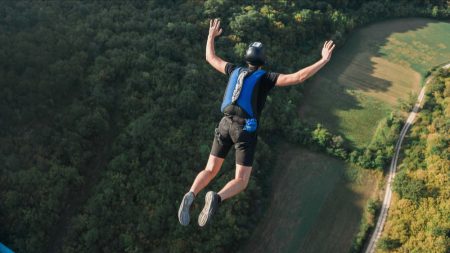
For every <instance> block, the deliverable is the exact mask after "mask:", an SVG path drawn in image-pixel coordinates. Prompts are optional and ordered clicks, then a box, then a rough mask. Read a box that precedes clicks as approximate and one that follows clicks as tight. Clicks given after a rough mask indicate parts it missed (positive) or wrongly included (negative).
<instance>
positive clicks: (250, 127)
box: [244, 118, 258, 132]
mask: <svg viewBox="0 0 450 253" xmlns="http://www.w3.org/2000/svg"><path fill="white" fill-rule="evenodd" d="M256 128H258V122H257V121H256V119H255V118H251V119H245V126H244V130H245V131H247V132H254V131H256Z"/></svg>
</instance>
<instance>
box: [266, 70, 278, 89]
mask: <svg viewBox="0 0 450 253" xmlns="http://www.w3.org/2000/svg"><path fill="white" fill-rule="evenodd" d="M279 76H280V73H277V72H272V71H265V73H264V75H263V81H264V83H265V85H266V86H267V87H268V88H269V89H271V88H273V87H274V86H275V84H276V83H277V80H278V77H279Z"/></svg>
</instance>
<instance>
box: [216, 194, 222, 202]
mask: <svg viewBox="0 0 450 253" xmlns="http://www.w3.org/2000/svg"><path fill="white" fill-rule="evenodd" d="M217 197H218V198H219V202H218V203H219V204H220V203H222V198H221V197H220V195H219V194H217Z"/></svg>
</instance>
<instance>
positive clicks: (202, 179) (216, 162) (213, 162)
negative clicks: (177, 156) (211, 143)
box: [190, 155, 224, 196]
mask: <svg viewBox="0 0 450 253" xmlns="http://www.w3.org/2000/svg"><path fill="white" fill-rule="evenodd" d="M223 161H224V159H223V158H220V157H217V156H213V155H209V159H208V164H207V165H206V168H205V169H204V170H202V171H200V173H198V175H197V177H196V178H195V180H194V183H193V184H192V186H191V190H190V191H192V192H194V194H195V196H197V194H198V193H199V192H200V191H201V190H202V189H203V188H205V187H206V186H207V185H208V184H209V182H210V181H211V179H213V178H214V177H215V176H216V175H217V173H218V172H219V170H220V168H221V167H222V164H223Z"/></svg>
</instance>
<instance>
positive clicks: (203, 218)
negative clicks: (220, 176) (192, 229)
mask: <svg viewBox="0 0 450 253" xmlns="http://www.w3.org/2000/svg"><path fill="white" fill-rule="evenodd" d="M213 195H214V193H213V192H208V193H206V197H205V207H203V210H202V212H201V213H200V215H199V216H198V225H200V227H203V226H205V225H206V224H207V223H208V221H209V219H208V218H209V217H211V210H212V208H211V207H212V205H211V204H212V200H213Z"/></svg>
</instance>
